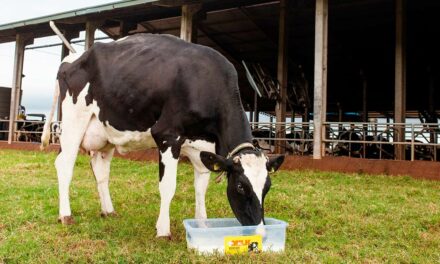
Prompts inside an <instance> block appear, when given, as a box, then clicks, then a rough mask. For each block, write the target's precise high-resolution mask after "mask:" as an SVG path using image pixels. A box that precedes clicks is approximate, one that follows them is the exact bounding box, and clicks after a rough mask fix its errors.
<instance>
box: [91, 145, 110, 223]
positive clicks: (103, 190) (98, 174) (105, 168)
mask: <svg viewBox="0 0 440 264" xmlns="http://www.w3.org/2000/svg"><path fill="white" fill-rule="evenodd" d="M113 152H114V148H112V149H111V150H110V151H107V152H99V151H98V152H93V154H92V160H91V161H90V164H91V165H92V169H93V174H94V175H95V178H96V185H97V188H98V193H99V199H100V200H101V212H102V213H103V214H104V215H107V214H110V213H113V212H114V208H113V203H112V199H111V197H110V190H109V178H110V163H111V160H112V157H113Z"/></svg>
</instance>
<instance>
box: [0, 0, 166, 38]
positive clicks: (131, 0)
mask: <svg viewBox="0 0 440 264" xmlns="http://www.w3.org/2000/svg"><path fill="white" fill-rule="evenodd" d="M157 1H158V0H123V1H118V2H113V3H109V4H104V5H98V6H92V7H86V8H81V9H76V10H71V11H67V12H62V13H58V14H53V15H48V16H42V17H37V18H32V19H28V20H22V21H17V22H12V23H8V24H3V25H0V31H1V30H8V29H14V28H18V27H23V26H27V25H35V24H41V23H46V22H49V21H51V20H55V21H56V20H59V19H64V18H71V17H75V16H82V15H87V14H91V13H98V12H103V11H108V10H113V9H118V8H123V7H128V6H135V5H142V4H147V3H152V2H157Z"/></svg>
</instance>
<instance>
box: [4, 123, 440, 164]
mask: <svg viewBox="0 0 440 264" xmlns="http://www.w3.org/2000/svg"><path fill="white" fill-rule="evenodd" d="M15 124H16V127H17V129H16V131H15V133H14V141H26V142H40V141H41V135H42V132H43V126H44V121H29V120H19V121H16V122H15ZM250 125H251V129H252V133H253V136H254V144H256V145H258V146H259V147H260V148H261V149H262V150H264V151H265V152H268V153H273V152H274V150H275V148H276V146H280V147H281V149H284V150H285V152H286V153H288V154H293V155H312V154H313V130H314V126H313V122H292V123H290V122H287V123H277V122H251V123H250ZM324 126H325V133H324V135H323V139H322V142H323V143H324V144H325V150H326V155H332V156H349V157H358V158H371V159H394V158H395V148H397V146H403V148H404V153H405V159H407V160H433V161H437V160H440V152H439V150H440V144H439V142H440V128H439V124H435V123H434V124H424V123H423V124H422V123H417V124H415V123H414V124H404V123H375V122H374V123H373V122H372V123H356V122H326V123H324ZM8 128H9V120H5V119H0V140H8V133H9V130H8ZM277 128H278V129H279V131H282V132H285V136H284V137H281V136H280V134H278V135H277V133H276V131H277ZM60 132H61V127H60V122H52V125H51V142H52V143H57V142H58V138H59V135H60ZM399 133H403V134H404V135H403V136H401V137H399ZM399 138H401V139H403V140H398V139H399Z"/></svg>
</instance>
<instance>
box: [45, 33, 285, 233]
mask: <svg viewBox="0 0 440 264" xmlns="http://www.w3.org/2000/svg"><path fill="white" fill-rule="evenodd" d="M58 95H59V98H60V99H59V100H61V107H62V113H63V116H62V124H61V129H62V133H61V136H60V145H61V152H60V153H59V155H58V156H57V158H56V161H55V167H56V171H57V175H58V182H59V221H60V222H61V223H63V224H71V223H73V222H74V221H73V217H72V213H71V209H70V202H69V185H70V182H71V179H72V173H73V168H74V164H75V160H76V158H77V154H78V150H79V149H80V148H81V149H83V150H85V151H87V152H89V153H90V156H91V162H90V163H91V167H92V170H93V172H94V175H95V177H96V180H97V188H98V192H99V197H100V200H101V210H102V215H103V216H107V215H112V214H114V212H115V210H114V208H113V205H112V201H111V198H110V192H109V173H110V162H111V160H112V157H113V154H114V151H115V149H116V150H117V151H118V152H119V153H122V154H123V153H127V152H129V151H135V150H145V149H149V148H157V149H158V152H159V192H160V199H161V202H160V212H159V217H158V220H157V224H156V232H157V236H158V237H170V236H171V231H170V217H169V208H170V203H171V200H172V198H173V196H174V193H175V190H176V173H177V163H178V161H179V157H180V155H184V156H187V157H188V158H189V160H190V162H191V163H192V165H193V167H194V178H195V179H194V185H195V199H196V205H195V207H196V208H195V217H196V218H197V219H205V218H207V214H206V209H205V193H206V190H207V186H208V182H209V178H210V172H211V171H212V172H225V173H226V175H227V191H226V192H227V198H228V201H229V204H230V206H231V209H232V211H233V213H234V215H235V216H236V218H237V219H238V221H239V222H240V223H241V224H242V225H264V209H263V208H264V199H265V196H266V194H267V192H268V191H269V188H270V186H271V179H270V176H269V173H270V172H274V171H276V170H277V169H278V168H279V167H280V165H281V164H282V162H283V161H284V156H282V155H281V156H277V157H272V158H270V159H269V158H268V157H267V156H266V155H265V154H264V153H262V152H260V151H259V150H258V149H255V148H254V147H253V145H252V134H251V131H250V125H249V122H248V120H247V117H246V115H245V112H244V110H243V106H242V103H241V99H240V92H239V88H238V78H237V72H236V70H235V68H234V66H233V65H232V64H231V63H230V62H229V61H228V60H226V58H225V57H223V56H222V55H221V54H220V53H218V52H217V51H215V50H213V49H211V48H209V47H205V46H201V45H197V44H192V43H188V42H185V41H183V40H181V39H179V38H177V37H174V36H171V35H158V34H136V35H132V36H129V37H126V38H124V39H121V40H117V41H114V42H110V43H95V44H94V45H93V46H92V47H91V48H90V49H89V50H87V51H85V52H84V53H83V54H82V55H78V54H71V55H69V56H68V57H66V58H65V59H64V60H63V62H62V63H61V65H60V68H59V71H58V74H57V81H56V87H55V94H54V98H57V97H58ZM55 106H56V100H54V103H53V105H52V110H51V113H50V117H49V118H48V121H47V123H46V125H45V129H44V134H43V139H42V148H44V147H45V146H47V145H48V142H49V138H50V136H49V132H50V125H49V124H50V120H52V116H53V112H54V109H55Z"/></svg>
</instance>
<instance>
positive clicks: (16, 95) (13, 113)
mask: <svg viewBox="0 0 440 264" xmlns="http://www.w3.org/2000/svg"><path fill="white" fill-rule="evenodd" d="M32 43H33V38H32V36H30V35H26V34H17V35H16V38H15V58H14V76H13V79H12V89H11V106H10V111H9V134H8V144H11V143H12V141H13V140H15V135H14V134H15V130H16V127H17V124H16V123H15V121H16V119H17V112H18V107H19V105H20V101H21V99H20V97H21V85H22V79H23V62H24V51H25V47H26V45H29V44H32Z"/></svg>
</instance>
